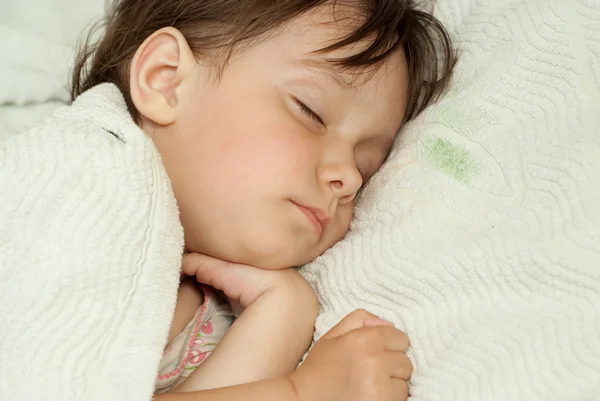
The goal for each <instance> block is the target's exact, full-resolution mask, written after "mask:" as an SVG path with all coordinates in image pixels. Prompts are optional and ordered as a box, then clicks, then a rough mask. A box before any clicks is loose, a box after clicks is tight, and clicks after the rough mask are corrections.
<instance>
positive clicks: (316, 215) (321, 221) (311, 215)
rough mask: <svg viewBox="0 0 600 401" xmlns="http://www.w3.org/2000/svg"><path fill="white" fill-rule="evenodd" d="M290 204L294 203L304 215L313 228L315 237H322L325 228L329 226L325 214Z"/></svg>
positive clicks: (319, 210)
mask: <svg viewBox="0 0 600 401" xmlns="http://www.w3.org/2000/svg"><path fill="white" fill-rule="evenodd" d="M292 203H294V204H295V205H296V206H297V207H298V209H300V211H301V212H302V213H304V215H305V216H306V218H307V219H308V221H310V223H311V224H312V225H313V226H314V228H315V230H316V232H317V235H318V236H319V237H320V236H322V235H323V232H324V231H325V229H326V228H327V225H328V224H329V217H327V214H325V212H324V211H323V210H321V209H317V208H312V207H308V206H303V205H301V204H299V203H296V202H292Z"/></svg>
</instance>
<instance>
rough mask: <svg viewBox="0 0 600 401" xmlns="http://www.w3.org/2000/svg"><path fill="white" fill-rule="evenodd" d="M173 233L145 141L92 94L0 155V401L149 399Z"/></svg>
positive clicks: (168, 199)
mask: <svg viewBox="0 0 600 401" xmlns="http://www.w3.org/2000/svg"><path fill="white" fill-rule="evenodd" d="M182 250H183V230H182V227H181V225H180V223H179V217H178V211H177V205H176V201H175V198H174V196H173V193H172V189H171V185H170V182H169V180H168V178H167V175H166V172H165V171H164V168H163V166H162V163H161V159H160V155H159V154H158V152H157V150H156V148H155V147H154V145H153V144H152V141H151V140H150V139H149V138H148V137H147V136H146V135H145V134H144V132H143V131H142V130H141V129H139V128H138V127H137V126H136V125H135V124H134V122H133V121H132V120H131V118H130V117H129V115H128V113H127V108H126V106H125V102H124V100H123V98H122V95H121V93H120V92H119V90H118V89H117V88H116V87H115V86H113V85H111V84H104V85H100V86H98V87H96V88H94V89H92V90H90V91H88V92H86V93H85V94H83V95H82V96H81V97H80V98H79V99H78V100H77V101H76V102H75V103H74V104H73V106H70V107H64V108H61V109H59V110H57V111H56V112H55V114H53V115H52V116H51V117H50V118H49V119H47V120H46V121H45V122H44V123H42V124H41V125H38V126H37V127H35V128H33V129H31V130H30V131H28V132H26V133H24V134H18V135H13V136H11V137H9V138H8V139H7V140H5V141H4V142H1V143H0V361H1V363H0V399H1V400H45V401H47V400H61V401H67V400H73V401H81V400H98V401H100V400H102V401H106V400H123V401H132V400H140V401H149V400H150V399H151V397H152V393H153V389H154V382H155V379H156V372H157V371H158V363H159V361H160V358H161V355H162V351H163V347H164V345H165V342H166V339H167V334H168V329H169V325H170V322H171V318H172V314H173V311H174V307H175V300H176V294H177V287H178V282H179V271H180V266H181V254H182Z"/></svg>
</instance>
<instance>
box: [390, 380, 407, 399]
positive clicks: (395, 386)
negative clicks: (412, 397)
mask: <svg viewBox="0 0 600 401" xmlns="http://www.w3.org/2000/svg"><path fill="white" fill-rule="evenodd" d="M391 388H392V394H393V396H392V399H393V400H394V401H406V400H407V399H408V395H409V389H408V383H407V382H406V381H405V380H402V379H392V384H391Z"/></svg>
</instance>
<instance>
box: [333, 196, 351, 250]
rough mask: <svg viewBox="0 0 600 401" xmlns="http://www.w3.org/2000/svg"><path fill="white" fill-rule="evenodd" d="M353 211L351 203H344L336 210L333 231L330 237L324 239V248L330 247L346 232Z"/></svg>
mask: <svg viewBox="0 0 600 401" xmlns="http://www.w3.org/2000/svg"><path fill="white" fill-rule="evenodd" d="M353 211H354V206H353V205H344V206H342V207H340V209H339V210H338V212H337V213H338V215H337V221H336V224H335V226H334V227H333V230H332V231H333V232H332V233H331V236H330V239H329V240H328V241H326V249H329V248H331V247H332V246H334V245H335V244H336V243H338V242H339V241H340V240H341V239H342V238H344V236H345V235H346V233H347V232H348V229H349V228H350V223H351V222H352V215H353Z"/></svg>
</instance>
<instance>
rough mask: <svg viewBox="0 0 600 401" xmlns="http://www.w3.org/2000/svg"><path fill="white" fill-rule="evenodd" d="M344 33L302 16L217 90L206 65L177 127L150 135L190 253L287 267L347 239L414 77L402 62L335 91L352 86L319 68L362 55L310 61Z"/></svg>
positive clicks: (182, 104) (245, 55) (232, 70)
mask: <svg viewBox="0 0 600 401" xmlns="http://www.w3.org/2000/svg"><path fill="white" fill-rule="evenodd" d="M325 20H327V21H328V22H329V23H328V24H323V21H325ZM342 22H343V21H342ZM339 35H340V25H336V24H335V23H333V22H331V18H329V17H327V18H326V17H325V16H324V15H320V16H319V15H316V16H311V17H302V18H300V19H298V20H296V21H295V22H293V23H292V24H291V25H290V26H289V27H288V28H287V29H286V30H285V31H283V32H282V33H280V34H278V35H276V36H273V37H271V38H270V39H268V40H266V41H263V42H262V43H259V44H257V45H255V46H254V47H252V48H250V49H249V50H247V51H244V52H241V53H240V54H239V55H237V56H236V57H235V58H234V59H233V60H232V61H231V63H230V64H229V65H228V67H227V68H226V70H225V72H224V75H223V77H222V79H221V80H219V81H218V82H215V80H214V79H211V78H210V77H209V75H210V74H209V72H208V70H207V69H205V68H203V67H201V66H197V67H196V68H195V70H194V72H193V74H192V75H193V79H192V78H190V79H187V81H184V82H183V84H182V85H183V89H182V88H179V89H178V92H177V93H178V100H177V101H178V107H179V112H178V115H177V119H176V120H175V122H174V123H173V124H170V125H168V126H159V127H153V128H152V129H151V133H152V135H153V139H154V141H155V143H156V146H157V147H158V149H159V151H160V152H161V154H162V156H163V160H164V164H165V167H166V169H167V172H168V174H169V176H170V178H171V180H172V183H173V189H174V191H175V196H176V198H177V201H178V204H179V208H180V212H181V221H182V224H183V226H184V229H185V240H186V247H187V248H188V250H190V251H195V252H201V253H206V254H209V255H212V256H215V257H218V258H222V259H225V260H230V261H234V262H238V263H247V264H251V265H254V266H258V267H261V268H267V269H277V268H284V267H289V266H295V265H300V264H303V263H306V262H308V261H310V260H312V259H314V258H315V257H317V256H318V255H320V254H321V253H322V252H324V251H325V250H326V249H328V248H330V247H331V246H333V245H334V244H335V243H336V242H337V241H339V240H340V239H341V238H342V237H343V236H344V234H345V233H346V232H347V230H348V227H349V224H350V220H351V218H352V211H353V203H354V197H355V195H356V193H357V191H358V190H359V188H360V187H361V185H362V184H363V183H364V182H365V181H366V180H368V179H369V178H370V177H371V176H372V175H373V174H374V173H375V172H376V171H377V170H378V169H379V167H380V166H381V164H382V163H383V161H384V159H385V157H386V155H387V153H388V151H389V149H390V147H391V145H392V141H393V139H394V137H395V135H396V133H397V131H398V129H399V128H400V125H401V122H402V119H403V115H404V110H405V107H406V103H405V102H406V93H407V85H408V73H407V66H406V60H405V58H404V54H403V53H402V52H399V53H397V54H395V55H394V56H393V57H391V58H390V59H389V60H388V61H387V62H386V64H385V65H384V66H383V67H382V68H380V69H379V70H378V71H377V72H376V73H374V75H372V77H371V78H370V79H368V80H366V79H364V77H363V79H361V78H360V77H359V78H358V80H357V81H356V82H355V83H354V85H346V84H344V83H340V82H337V81H336V79H337V80H346V81H348V82H350V80H351V77H349V76H348V75H344V73H342V72H338V73H337V76H335V77H334V78H336V79H334V78H332V77H329V76H328V75H327V73H325V72H324V71H323V70H322V69H321V68H319V67H318V64H325V65H327V63H325V58H326V57H340V56H344V55H348V54H350V53H353V54H354V53H356V50H357V49H356V48H354V49H345V50H340V51H337V52H335V53H329V54H313V53H312V52H313V51H315V50H317V49H320V48H322V47H324V46H325V45H327V44H328V43H330V41H331V40H335V39H338V38H339ZM330 66H331V65H330ZM365 81H366V82H365ZM185 85H187V86H185ZM298 102H302V103H303V104H304V105H306V107H308V108H310V109H311V110H312V111H314V112H315V113H316V114H318V116H319V117H311V116H309V115H308V114H307V113H306V112H305V110H303V107H302V106H301V105H299V103H298ZM319 119H320V120H322V121H319ZM146 125H147V123H146V124H144V128H145V129H146V128H147V127H146ZM146 130H147V131H148V132H150V130H148V129H146Z"/></svg>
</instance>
